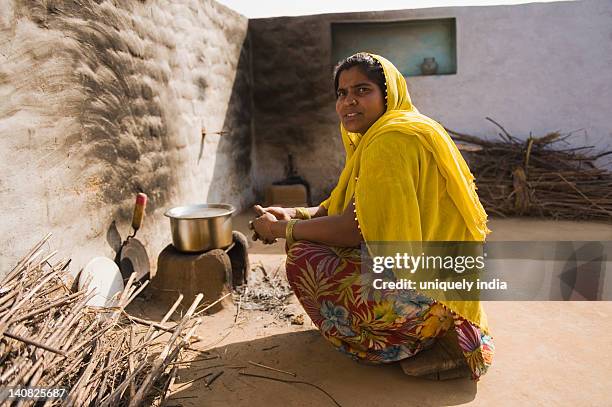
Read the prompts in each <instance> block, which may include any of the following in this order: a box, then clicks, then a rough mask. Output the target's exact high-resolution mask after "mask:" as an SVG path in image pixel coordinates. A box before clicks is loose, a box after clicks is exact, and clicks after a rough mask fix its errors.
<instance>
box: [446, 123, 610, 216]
mask: <svg viewBox="0 0 612 407" xmlns="http://www.w3.org/2000/svg"><path fill="white" fill-rule="evenodd" d="M487 120H489V121H491V122H492V123H494V124H495V125H496V126H498V127H499V128H500V130H501V133H499V134H498V135H499V137H500V140H484V139H481V138H478V137H474V136H471V135H468V134H462V133H458V132H456V131H453V130H449V129H447V131H448V133H449V134H450V135H451V136H452V138H453V139H454V140H455V141H457V142H459V144H460V145H459V148H460V149H461V150H463V151H462V152H463V154H464V156H465V157H466V159H467V161H468V163H469V166H470V169H471V170H472V173H473V174H474V176H475V177H476V186H477V188H478V196H479V197H480V200H481V202H482V204H483V206H484V207H485V209H486V210H487V212H489V213H492V214H495V215H499V216H539V217H548V218H553V219H570V220H587V219H590V220H605V221H612V173H610V172H609V171H607V170H605V169H602V168H597V166H596V165H595V161H596V160H597V159H599V158H601V157H603V156H605V155H608V154H612V151H609V152H603V153H600V154H595V153H593V152H592V149H593V148H592V147H590V146H585V147H573V148H563V147H564V146H563V145H562V143H564V142H565V143H566V144H568V143H567V139H568V138H570V137H572V136H573V135H574V134H573V133H569V134H565V135H562V134H560V133H559V132H554V133H550V134H547V135H545V136H543V137H532V136H531V135H530V136H529V137H528V138H527V139H526V140H521V139H519V138H517V137H514V136H512V135H511V134H509V133H508V132H507V131H506V130H505V129H504V128H503V127H502V126H501V125H499V124H498V123H496V122H495V121H494V120H492V119H490V118H487Z"/></svg>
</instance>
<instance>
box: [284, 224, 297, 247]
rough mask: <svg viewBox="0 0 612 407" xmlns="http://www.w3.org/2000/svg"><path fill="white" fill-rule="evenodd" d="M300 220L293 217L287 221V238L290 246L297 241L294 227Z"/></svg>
mask: <svg viewBox="0 0 612 407" xmlns="http://www.w3.org/2000/svg"><path fill="white" fill-rule="evenodd" d="M299 221H300V220H299V219H291V220H290V221H288V222H287V226H286V227H285V240H287V246H288V247H291V246H292V245H293V244H294V243H295V240H294V239H293V227H294V226H295V224H296V223H298V222H299Z"/></svg>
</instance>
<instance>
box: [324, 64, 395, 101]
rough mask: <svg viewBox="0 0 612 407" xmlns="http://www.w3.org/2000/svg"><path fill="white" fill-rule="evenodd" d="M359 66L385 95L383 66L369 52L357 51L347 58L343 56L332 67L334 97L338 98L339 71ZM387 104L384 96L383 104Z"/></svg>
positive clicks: (385, 86)
mask: <svg viewBox="0 0 612 407" xmlns="http://www.w3.org/2000/svg"><path fill="white" fill-rule="evenodd" d="M355 66H357V67H359V69H361V71H362V72H363V73H364V75H365V76H367V77H368V79H369V80H371V81H372V82H374V83H375V84H377V85H378V87H379V88H380V90H381V92H382V93H383V95H385V96H386V95H387V85H386V80H385V72H384V71H383V67H382V65H381V64H380V62H378V61H377V60H376V59H374V58H373V57H372V56H371V55H370V54H366V53H365V52H359V53H357V54H354V55H351V56H350V57H348V58H344V59H343V60H341V61H340V62H338V63H337V64H336V67H335V68H334V91H335V93H336V99H337V98H338V81H339V79H340V72H342V71H346V70H347V69H350V68H353V67H355ZM386 104H387V100H386V98H385V105H386Z"/></svg>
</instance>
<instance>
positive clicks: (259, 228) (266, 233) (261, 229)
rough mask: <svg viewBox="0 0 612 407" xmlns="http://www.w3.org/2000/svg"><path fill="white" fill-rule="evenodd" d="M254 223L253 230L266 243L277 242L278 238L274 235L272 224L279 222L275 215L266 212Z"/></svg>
mask: <svg viewBox="0 0 612 407" xmlns="http://www.w3.org/2000/svg"><path fill="white" fill-rule="evenodd" d="M252 222H253V223H252V226H253V230H254V231H255V233H256V234H257V236H258V237H259V238H261V239H262V240H263V241H264V243H267V244H272V243H275V242H276V238H275V237H274V235H273V234H272V224H273V223H276V222H278V220H277V219H276V217H275V216H274V215H272V214H271V213H269V212H264V213H263V214H262V215H261V216H260V217H258V218H257V219H255V220H253V221H252Z"/></svg>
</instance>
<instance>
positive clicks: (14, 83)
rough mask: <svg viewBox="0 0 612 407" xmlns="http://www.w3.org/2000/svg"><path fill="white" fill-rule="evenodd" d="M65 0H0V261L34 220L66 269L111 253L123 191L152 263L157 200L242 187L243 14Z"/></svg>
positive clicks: (208, 3) (125, 223) (195, 5)
mask: <svg viewBox="0 0 612 407" xmlns="http://www.w3.org/2000/svg"><path fill="white" fill-rule="evenodd" d="M76 3H77V2H74V1H69V0H47V1H42V0H7V1H4V2H3V7H2V10H0V166H1V171H0V173H1V175H0V197H1V199H0V201H1V203H2V205H1V207H0V231H2V233H1V235H0V247H1V248H2V251H1V253H0V273H3V272H5V271H6V270H7V268H9V267H10V266H11V265H12V264H13V263H14V262H15V260H16V258H17V257H18V256H20V255H21V254H23V253H25V252H26V250H27V249H28V248H29V247H30V245H31V244H32V243H33V242H34V241H37V240H38V239H39V238H40V237H42V236H43V235H44V234H45V233H46V232H52V233H54V238H53V240H52V244H53V246H54V247H56V248H57V249H59V250H60V252H61V253H64V254H66V255H71V256H72V258H73V265H74V266H73V268H78V267H80V266H81V265H82V264H83V263H84V262H86V261H87V260H88V259H89V258H91V257H92V256H94V255H108V256H113V254H114V251H113V246H116V244H117V242H116V239H112V238H111V236H112V235H113V234H112V233H110V232H109V229H110V227H111V224H112V222H113V221H116V224H117V227H118V231H119V233H120V234H121V236H122V237H125V236H126V235H127V234H128V233H129V232H130V230H129V222H130V219H131V211H132V205H133V202H134V197H135V194H136V193H137V192H145V193H147V194H148V196H149V205H148V208H147V209H148V210H147V214H146V217H145V221H144V226H143V228H142V229H141V231H139V233H138V236H137V237H138V238H140V239H141V241H143V243H144V244H145V246H146V247H147V249H148V252H149V257H150V260H151V261H152V262H153V263H155V260H156V256H157V254H158V253H159V252H160V250H161V249H162V248H163V247H164V246H165V245H166V244H168V243H169V241H170V230H169V224H168V221H167V219H166V218H165V217H164V216H163V213H164V211H165V210H166V209H167V208H169V207H171V206H175V205H179V204H186V203H192V202H193V203H195V202H207V201H208V202H228V203H231V204H234V205H235V206H237V207H238V208H239V209H240V208H243V207H245V206H246V205H247V204H250V203H251V202H252V201H253V199H254V198H253V191H252V190H251V179H250V178H251V173H252V165H251V163H252V148H251V146H252V137H251V100H250V98H249V97H244V95H249V94H250V86H251V85H250V80H249V78H250V77H249V61H248V58H249V55H250V53H249V49H248V41H247V40H246V34H247V27H248V21H247V19H246V18H245V17H243V16H241V15H239V14H238V13H235V12H233V11H231V10H229V9H227V8H225V7H223V6H221V5H219V4H217V3H215V2H214V1H212V0H180V1H172V2H168V1H161V0H159V1H158V0H149V1H136V0H126V1H121V2H114V1H102V2H100V1H93V0H84V1H80V2H78V5H77V4H76ZM202 131H206V132H209V133H217V132H220V131H223V133H222V134H207V135H206V136H205V137H204V138H203V137H202Z"/></svg>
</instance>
